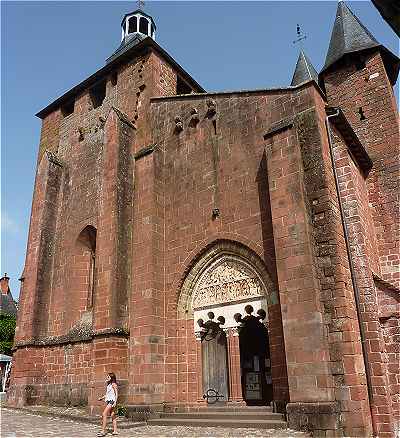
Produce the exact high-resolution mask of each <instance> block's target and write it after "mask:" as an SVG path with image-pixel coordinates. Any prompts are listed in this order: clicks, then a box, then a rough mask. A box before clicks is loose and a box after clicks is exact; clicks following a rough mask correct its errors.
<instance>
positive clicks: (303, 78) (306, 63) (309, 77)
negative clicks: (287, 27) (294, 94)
mask: <svg viewBox="0 0 400 438" xmlns="http://www.w3.org/2000/svg"><path fill="white" fill-rule="evenodd" d="M307 81H315V82H316V83H317V84H318V73H317V72H316V70H315V68H314V66H313V65H312V63H311V61H310V60H309V59H308V57H307V55H306V54H305V53H304V52H303V50H301V52H300V54H299V58H298V59H297V64H296V68H295V70H294V73H293V79H292V82H291V84H290V85H291V86H296V85H300V84H302V83H303V82H307Z"/></svg>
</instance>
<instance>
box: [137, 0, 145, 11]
mask: <svg viewBox="0 0 400 438" xmlns="http://www.w3.org/2000/svg"><path fill="white" fill-rule="evenodd" d="M137 4H138V9H140V10H141V11H142V10H143V9H144V0H138V1H137Z"/></svg>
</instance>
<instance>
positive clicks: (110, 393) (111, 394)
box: [105, 383, 116, 401]
mask: <svg viewBox="0 0 400 438" xmlns="http://www.w3.org/2000/svg"><path fill="white" fill-rule="evenodd" d="M105 400H106V401H116V398H115V391H114V388H113V386H112V383H109V384H108V385H107V390H106V398H105Z"/></svg>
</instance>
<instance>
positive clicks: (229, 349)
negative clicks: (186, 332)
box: [183, 251, 274, 405]
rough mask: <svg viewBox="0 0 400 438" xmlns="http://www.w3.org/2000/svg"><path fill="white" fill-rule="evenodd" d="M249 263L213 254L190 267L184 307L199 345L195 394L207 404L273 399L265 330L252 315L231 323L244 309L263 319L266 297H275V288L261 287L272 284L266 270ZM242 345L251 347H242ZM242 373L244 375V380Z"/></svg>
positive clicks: (230, 256)
mask: <svg viewBox="0 0 400 438" xmlns="http://www.w3.org/2000/svg"><path fill="white" fill-rule="evenodd" d="M242 253H243V251H242ZM253 261H254V257H253V259H251V258H250V257H249V259H245V258H244V257H243V256H242V255H237V254H233V253H232V252H230V253H222V254H217V255H216V256H215V257H213V258H211V257H209V258H208V263H206V264H204V265H203V266H202V269H198V270H196V267H195V268H194V270H192V272H191V275H190V277H189V279H190V283H191V284H190V285H191V286H192V288H193V289H192V290H191V291H189V294H190V295H189V296H190V302H189V309H190V308H191V309H190V310H191V311H192V312H193V313H192V314H193V319H194V324H195V327H194V331H195V334H196V339H197V340H199V341H200V343H201V345H199V350H198V351H199V352H200V356H199V365H200V366H201V373H202V376H201V379H199V382H200V383H199V384H200V387H201V388H200V390H201V391H202V393H201V394H199V396H200V397H203V398H204V399H206V401H207V402H208V403H209V404H210V403H216V402H219V403H221V402H226V401H235V402H240V401H241V402H243V401H245V402H246V403H247V404H249V405H251V404H260V405H261V404H269V402H270V401H271V400H272V381H271V376H270V355H269V343H268V342H269V341H268V331H267V329H266V327H265V326H264V325H263V323H262V322H261V321H260V320H259V319H257V318H256V317H254V316H251V315H248V317H244V318H243V319H242V320H241V321H237V320H235V315H238V314H240V313H244V309H245V307H246V306H247V307H248V306H250V307H251V306H254V308H256V309H258V310H261V309H264V310H262V312H263V316H264V318H265V319H266V321H267V320H268V317H267V311H268V299H269V298H270V297H269V296H268V295H269V294H271V295H272V294H274V290H273V289H272V288H269V290H271V289H272V290H271V292H269V290H268V289H267V287H266V286H265V283H266V282H267V284H269V285H270V284H271V283H270V280H269V278H268V277H267V275H266V270H265V268H263V269H257V268H258V267H259V266H257V264H256V263H254V264H253V263H252V262H253ZM261 263H262V262H259V263H258V264H259V265H261ZM254 265H256V266H257V267H255V266H254ZM261 267H263V265H261ZM193 271H194V272H193ZM196 271H197V272H196ZM260 271H261V272H260ZM264 277H267V278H264ZM267 291H268V292H267ZM183 292H186V291H185V290H184V291H183ZM183 296H184V295H183ZM252 308H253V307H252ZM187 313H188V311H187V310H186V314H187ZM210 315H211V316H210ZM214 315H217V316H218V318H216V319H215V317H214ZM250 316H251V317H250ZM253 318H254V320H255V321H257V324H255V323H253ZM204 321H206V322H204ZM240 333H242V334H240ZM246 338H247V339H250V338H251V340H252V343H249V344H248V342H246ZM254 343H255V344H256V345H253V344H254ZM240 344H241V348H240ZM247 344H248V345H251V347H250V348H247V347H246V348H245V345H247ZM250 356H251V357H250ZM250 359H251V364H252V365H251V367H250V366H249V361H250ZM268 361H269V362H268ZM242 374H243V375H244V374H246V375H247V377H244V379H245V380H244V381H243V382H242V377H243V376H242ZM246 379H247V380H246ZM257 379H258V383H259V385H260V388H259V395H258V396H257V397H256V394H255V391H253V392H251V391H250V390H249V388H250V386H251V384H253V386H254V387H256V385H255V384H256V383H257V382H256V380H257ZM244 396H245V397H244ZM210 400H211V401H210Z"/></svg>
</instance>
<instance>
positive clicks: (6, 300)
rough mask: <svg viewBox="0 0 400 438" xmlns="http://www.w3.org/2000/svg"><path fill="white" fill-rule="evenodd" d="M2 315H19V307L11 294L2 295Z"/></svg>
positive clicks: (0, 304)
mask: <svg viewBox="0 0 400 438" xmlns="http://www.w3.org/2000/svg"><path fill="white" fill-rule="evenodd" d="M0 295H1V297H0V313H3V314H4V313H7V314H9V315H14V316H16V315H17V306H16V305H15V301H14V299H13V297H12V295H11V292H9V293H8V294H0Z"/></svg>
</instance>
